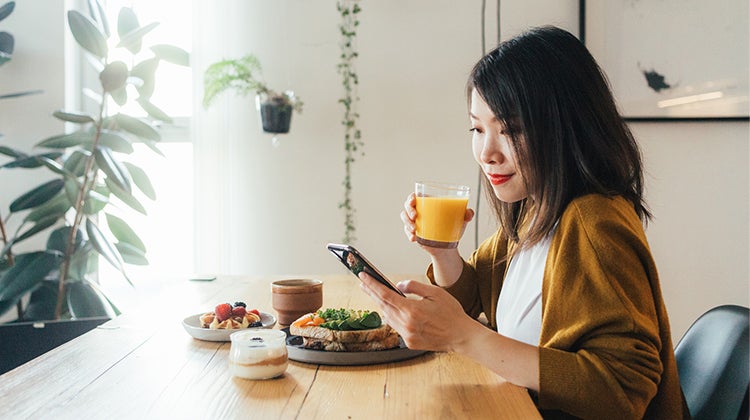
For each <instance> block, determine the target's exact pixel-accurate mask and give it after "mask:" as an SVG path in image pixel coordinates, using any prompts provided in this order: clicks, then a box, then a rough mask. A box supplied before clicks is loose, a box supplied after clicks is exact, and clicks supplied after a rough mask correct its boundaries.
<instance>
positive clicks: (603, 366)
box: [427, 194, 689, 419]
mask: <svg viewBox="0 0 750 420" xmlns="http://www.w3.org/2000/svg"><path fill="white" fill-rule="evenodd" d="M507 246H508V243H507V241H506V240H503V239H502V238H501V235H500V232H499V231H498V232H497V233H495V234H494V235H493V236H492V237H490V238H488V239H487V240H486V241H485V242H483V243H482V245H481V246H480V247H479V248H478V249H477V250H476V251H475V252H474V254H473V255H472V256H471V258H470V259H469V260H468V261H466V262H465V263H464V269H463V272H462V273H461V276H460V278H459V279H458V281H457V282H456V283H455V284H453V285H452V286H450V287H448V288H446V290H448V291H449V292H450V293H451V294H452V295H453V296H455V297H456V298H457V299H458V300H459V301H460V302H461V304H462V305H463V308H464V310H465V311H466V312H467V313H468V314H469V315H471V316H473V317H478V316H479V315H480V314H481V313H484V314H485V315H486V317H487V319H488V321H489V323H490V327H492V328H493V329H495V330H497V325H496V322H495V309H496V308H497V301H498V298H499V296H500V289H501V288H502V286H503V279H504V275H505V271H506V270H505V269H506V262H505V261H502V260H503V257H504V256H505V254H506V251H507ZM427 274H428V276H429V277H430V279H433V275H432V269H431V267H430V269H428V272H427ZM433 282H434V280H433ZM539 349H540V351H539V359H540V360H539V363H540V366H539V367H540V369H539V370H540V374H539V382H540V389H539V394H538V396H537V405H538V407H539V409H540V411H541V412H542V414H543V415H544V417H545V418H568V417H571V416H574V417H581V418H592V419H615V418H616V419H621V418H622V419H636V418H649V419H682V418H689V413H688V410H687V406H686V405H685V402H684V401H685V400H684V397H683V395H682V391H681V389H680V383H679V380H678V376H677V365H676V364H675V359H674V352H673V349H672V340H671V337H670V330H669V320H668V318H667V311H666V309H665V306H664V301H663V299H662V294H661V290H660V286H659V277H658V275H657V271H656V265H655V264H654V261H653V259H652V257H651V251H650V249H649V246H648V243H647V241H646V235H645V232H644V230H643V225H642V223H641V221H640V219H639V218H638V216H637V215H636V213H635V211H634V209H633V206H632V204H631V203H630V202H628V201H627V200H625V199H624V198H621V197H615V198H611V197H605V196H602V195H593V194H592V195H587V196H584V197H579V198H577V199H575V200H574V201H572V202H571V203H570V205H569V206H568V207H567V208H566V210H565V212H564V213H563V215H562V217H561V218H560V221H559V223H558V226H557V229H556V231H555V233H554V235H553V237H552V243H551V246H550V249H549V254H548V256H547V262H546V266H545V268H544V277H543V281H542V329H541V334H540V338H539Z"/></svg>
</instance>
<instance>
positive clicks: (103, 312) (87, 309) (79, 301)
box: [66, 281, 115, 319]
mask: <svg viewBox="0 0 750 420" xmlns="http://www.w3.org/2000/svg"><path fill="white" fill-rule="evenodd" d="M66 293H67V301H68V311H70V314H71V316H72V317H73V318H74V319H75V318H92V317H100V316H106V317H109V318H114V317H115V313H114V311H113V310H112V309H111V308H110V307H109V304H108V303H107V299H106V298H105V297H104V295H103V294H102V293H101V292H99V291H98V290H96V289H94V288H93V287H92V286H91V284H90V283H89V282H87V281H75V282H71V283H68V285H67V288H66Z"/></svg>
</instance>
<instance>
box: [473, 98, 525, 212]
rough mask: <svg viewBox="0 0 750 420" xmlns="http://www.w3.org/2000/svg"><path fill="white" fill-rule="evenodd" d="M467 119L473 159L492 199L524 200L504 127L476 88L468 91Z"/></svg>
mask: <svg viewBox="0 0 750 420" xmlns="http://www.w3.org/2000/svg"><path fill="white" fill-rule="evenodd" d="M469 120H470V123H471V131H472V133H473V135H472V150H473V151H474V159H476V161H477V163H479V166H480V167H481V168H482V172H483V173H484V175H485V176H486V177H487V179H488V180H489V181H490V183H491V184H492V190H493V191H494V193H495V196H496V197H497V198H498V199H500V201H504V202H506V203H514V202H516V201H519V200H523V199H524V198H526V196H527V195H528V193H527V192H526V185H525V183H524V180H523V176H522V174H521V171H520V169H519V168H518V167H517V165H516V154H515V151H514V150H513V146H512V145H511V142H510V137H508V135H507V133H506V130H505V124H503V122H502V121H498V120H497V118H495V115H494V114H493V113H492V110H490V107H489V106H487V103H485V102H484V99H482V97H481V96H480V95H479V93H477V90H476V89H474V90H473V91H472V92H471V110H470V112H469Z"/></svg>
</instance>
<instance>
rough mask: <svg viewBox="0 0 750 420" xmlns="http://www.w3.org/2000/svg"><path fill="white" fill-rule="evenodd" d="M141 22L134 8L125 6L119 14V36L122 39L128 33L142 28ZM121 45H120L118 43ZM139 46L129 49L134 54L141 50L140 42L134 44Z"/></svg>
mask: <svg viewBox="0 0 750 420" xmlns="http://www.w3.org/2000/svg"><path fill="white" fill-rule="evenodd" d="M140 26H141V24H140V23H139V22H138V16H136V14H135V12H133V9H131V8H129V7H123V8H121V9H120V12H119V13H118V14H117V36H118V37H120V39H122V38H124V37H125V36H126V35H127V34H129V33H131V32H133V31H135V30H136V29H138V28H140ZM118 47H120V45H118ZM134 47H137V48H133V49H129V50H130V52H132V53H133V54H136V53H138V52H139V51H140V50H141V46H140V44H138V45H137V46H134Z"/></svg>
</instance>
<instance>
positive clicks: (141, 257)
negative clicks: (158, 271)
mask: <svg viewBox="0 0 750 420" xmlns="http://www.w3.org/2000/svg"><path fill="white" fill-rule="evenodd" d="M115 246H116V247H117V250H118V251H119V252H120V255H122V260H123V261H124V262H125V263H127V264H132V265H148V259H147V258H146V253H145V252H143V251H141V250H140V249H138V248H136V247H134V246H133V245H131V244H129V243H126V242H118V243H116V244H115Z"/></svg>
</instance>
